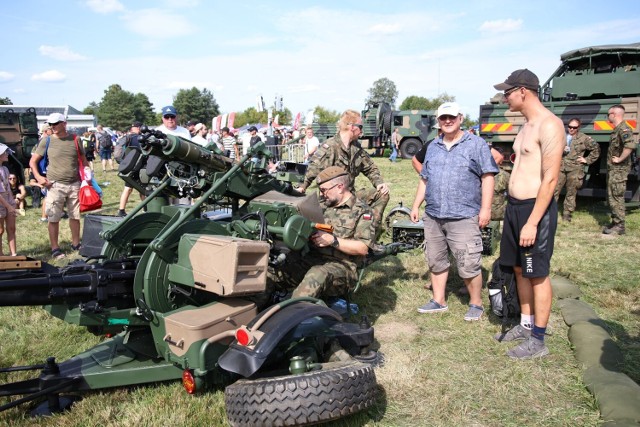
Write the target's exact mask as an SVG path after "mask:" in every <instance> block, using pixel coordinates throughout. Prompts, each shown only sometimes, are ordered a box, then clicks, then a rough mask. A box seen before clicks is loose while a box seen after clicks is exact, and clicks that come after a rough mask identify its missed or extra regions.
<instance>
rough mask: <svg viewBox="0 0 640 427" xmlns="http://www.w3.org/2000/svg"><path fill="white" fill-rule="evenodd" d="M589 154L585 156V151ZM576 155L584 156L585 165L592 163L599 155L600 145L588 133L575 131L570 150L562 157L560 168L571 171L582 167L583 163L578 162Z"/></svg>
mask: <svg viewBox="0 0 640 427" xmlns="http://www.w3.org/2000/svg"><path fill="white" fill-rule="evenodd" d="M587 151H588V152H589V155H588V156H586V157H585V153H586V152H587ZM578 157H584V159H585V160H586V161H587V163H586V164H587V165H590V164H592V163H593V162H595V161H596V160H598V157H600V145H599V144H598V143H597V142H596V141H594V140H593V138H591V137H590V136H588V135H585V134H584V133H582V132H578V133H576V136H574V137H573V138H572V140H571V150H569V152H568V153H567V154H566V155H565V156H564V157H563V158H562V169H563V170H565V171H572V170H576V169H582V168H583V167H584V166H585V165H584V164H582V163H580V162H578Z"/></svg>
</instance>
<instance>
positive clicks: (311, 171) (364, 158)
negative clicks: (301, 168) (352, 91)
mask: <svg viewBox="0 0 640 427" xmlns="http://www.w3.org/2000/svg"><path fill="white" fill-rule="evenodd" d="M338 126H339V131H338V133H337V134H336V135H335V136H334V137H333V138H329V139H328V140H327V141H326V142H325V143H323V144H321V145H320V147H319V148H318V149H317V150H316V152H315V154H314V155H313V157H312V158H311V163H310V164H309V167H308V169H307V173H306V175H305V177H304V182H303V183H302V185H301V186H300V187H299V188H298V189H299V190H300V191H302V192H305V191H306V189H307V188H308V187H309V186H310V185H311V183H312V182H313V180H314V179H315V178H316V177H317V176H318V174H319V173H320V172H321V171H322V170H324V169H326V168H328V167H329V166H340V167H341V168H342V169H344V170H346V171H347V173H348V174H349V177H350V182H349V190H350V191H351V192H354V189H355V182H356V177H357V176H358V175H359V174H360V173H362V174H364V175H365V176H366V177H367V178H369V181H371V183H372V184H373V185H374V187H375V188H371V189H361V190H358V192H357V193H356V196H357V197H358V198H359V199H360V200H362V201H364V202H365V203H367V204H368V205H369V206H371V209H372V211H373V215H374V224H375V227H376V229H378V227H379V226H380V223H381V221H382V214H383V212H384V208H385V207H386V206H387V203H389V186H388V185H387V184H386V183H385V182H384V180H383V179H382V174H381V173H380V170H379V169H378V167H377V166H376V164H375V163H374V162H373V160H372V159H371V157H369V154H367V152H366V151H365V150H364V149H363V148H362V147H361V146H360V144H358V143H357V141H358V138H359V137H360V135H362V117H361V116H360V113H358V112H357V111H354V110H347V111H345V112H344V113H343V114H342V117H341V118H340V121H339V122H338Z"/></svg>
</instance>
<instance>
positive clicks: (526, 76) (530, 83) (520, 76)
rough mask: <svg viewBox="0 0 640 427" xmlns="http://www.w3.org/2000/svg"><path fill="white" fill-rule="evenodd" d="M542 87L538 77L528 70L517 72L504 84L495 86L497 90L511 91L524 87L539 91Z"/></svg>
mask: <svg viewBox="0 0 640 427" xmlns="http://www.w3.org/2000/svg"><path fill="white" fill-rule="evenodd" d="M539 85H540V81H539V80H538V76H536V75H535V74H533V73H532V72H531V71H529V70H527V69H526V68H525V69H523V70H515V71H514V72H513V73H511V75H510V76H509V77H507V80H505V81H504V83H498V84H497V85H493V87H494V88H496V89H497V90H509V89H513V88H514V87H524V88H527V89H531V90H536V91H537V90H538V86H539Z"/></svg>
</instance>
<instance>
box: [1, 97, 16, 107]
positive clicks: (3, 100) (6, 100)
mask: <svg viewBox="0 0 640 427" xmlns="http://www.w3.org/2000/svg"><path fill="white" fill-rule="evenodd" d="M0 105H13V102H11V100H10V99H9V97H8V96H7V97H4V98H2V97H0Z"/></svg>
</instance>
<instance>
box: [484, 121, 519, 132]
mask: <svg viewBox="0 0 640 427" xmlns="http://www.w3.org/2000/svg"><path fill="white" fill-rule="evenodd" d="M511 130H513V125H512V124H511V123H483V124H482V132H509V131H511Z"/></svg>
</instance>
